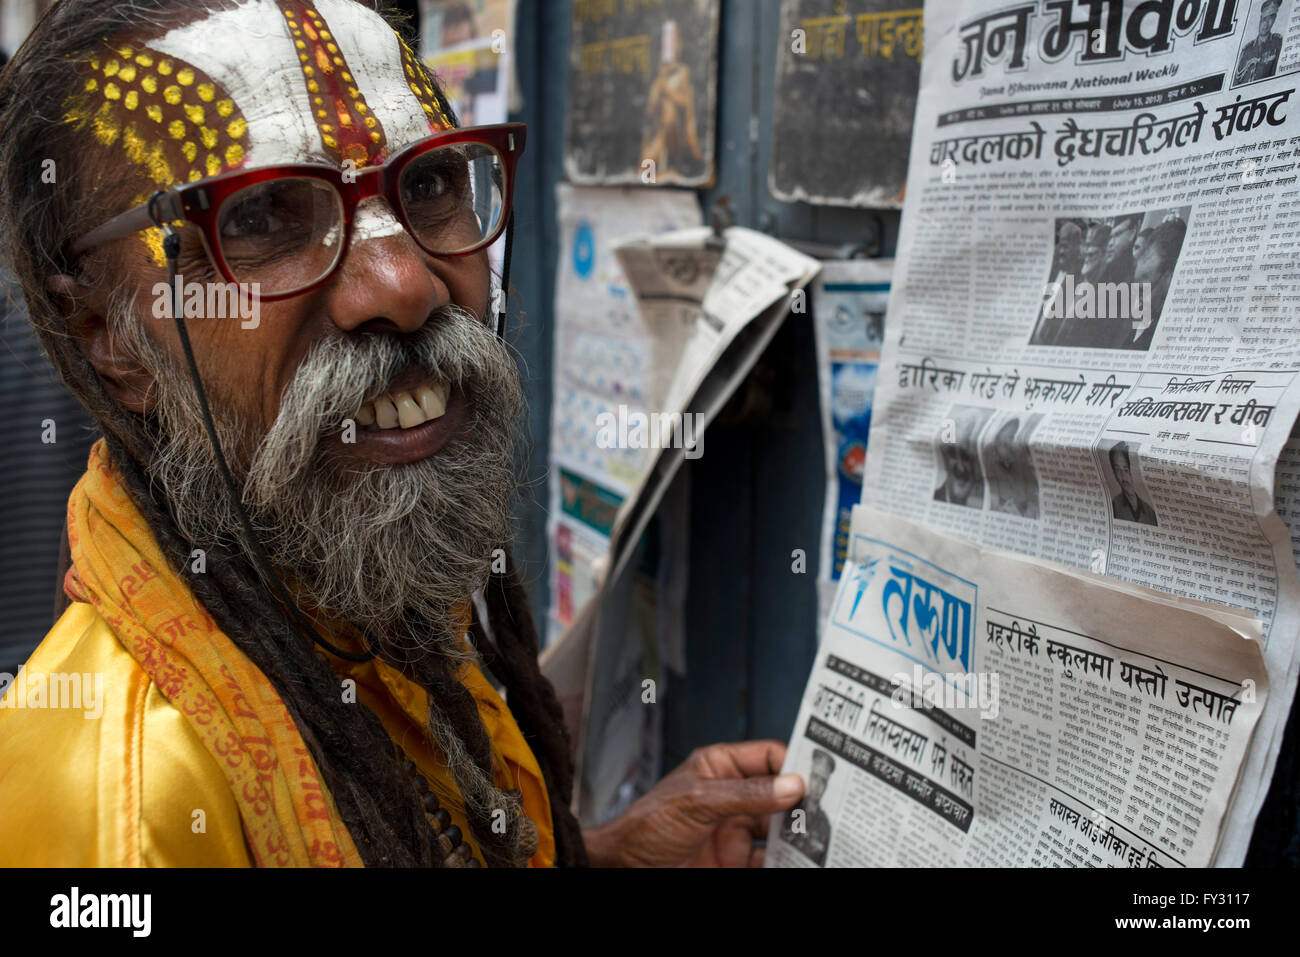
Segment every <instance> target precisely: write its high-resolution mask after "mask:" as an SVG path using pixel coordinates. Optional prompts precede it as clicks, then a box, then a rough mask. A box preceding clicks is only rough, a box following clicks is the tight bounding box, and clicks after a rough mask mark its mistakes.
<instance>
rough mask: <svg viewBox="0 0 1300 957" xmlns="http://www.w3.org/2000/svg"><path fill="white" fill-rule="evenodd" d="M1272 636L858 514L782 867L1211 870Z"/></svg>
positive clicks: (814, 688)
mask: <svg viewBox="0 0 1300 957" xmlns="http://www.w3.org/2000/svg"><path fill="white" fill-rule="evenodd" d="M1258 634H1259V633H1258V626H1257V622H1255V621H1254V620H1253V619H1251V618H1249V617H1247V616H1245V615H1243V614H1241V613H1237V612H1230V611H1227V610H1220V609H1217V608H1214V607H1213V606H1209V605H1206V604H1204V603H1193V602H1188V601H1186V600H1181V599H1180V600H1176V601H1172V600H1170V599H1168V598H1167V597H1166V596H1164V595H1162V594H1161V593H1157V592H1152V591H1150V590H1148V589H1140V588H1137V587H1135V586H1131V585H1124V584H1121V583H1119V582H1115V581H1114V580H1112V579H1108V578H1105V577H1103V576H1099V575H1092V574H1091V573H1087V572H1078V571H1075V570H1073V569H1071V568H1069V567H1068V566H1064V565H1057V564H1054V563H1047V562H1043V561H1037V560H1030V559H1024V558H1020V557H1017V556H1014V555H1011V554H1009V553H1005V552H997V551H994V550H992V549H985V548H981V547H979V546H977V545H974V544H972V543H970V542H968V541H967V540H966V539H963V538H959V537H956V536H952V535H946V534H942V533H939V532H935V531H932V530H930V529H928V528H926V527H925V526H921V525H917V524H915V523H913V522H910V521H907V520H906V519H901V518H897V517H895V516H891V515H887V514H885V513H883V512H878V511H875V510H872V509H868V508H866V507H864V506H859V507H857V508H855V509H854V512H853V525H852V542H851V544H850V559H849V563H848V564H847V565H846V567H845V570H844V574H843V575H842V576H841V578H840V587H839V589H838V590H837V592H836V595H835V602H834V606H833V609H832V612H831V617H830V620H829V622H828V624H827V628H826V632H825V635H824V637H823V638H822V641H821V645H820V648H819V650H818V653H817V659H816V662H815V664H814V666H813V672H812V677H811V679H810V681H809V683H808V688H807V690H806V692H805V694H804V699H803V702H802V704H801V706H800V709H799V717H798V720H797V722H796V725H795V736H794V739H793V740H792V742H791V746H790V748H789V750H788V752H787V755H786V761H785V768H784V770H786V771H795V772H798V773H801V774H803V775H804V776H805V778H806V779H807V780H808V791H807V793H806V795H805V798H804V800H803V801H802V802H801V803H800V805H799V806H798V807H797V808H795V809H794V810H793V811H790V812H787V813H786V814H783V815H775V816H774V817H773V821H772V825H771V830H770V835H769V839H768V849H767V857H766V864H767V866H771V867H781V866H796V867H799V866H802V867H810V866H824V867H842V866H843V867H862V866H926V867H934V866H949V867H978V866H1003V867H1024V866H1091V867H1130V868H1131V867H1205V866H1209V865H1210V864H1212V863H1214V862H1215V860H1216V851H1217V848H1218V845H1219V841H1220V836H1221V833H1222V829H1223V824H1224V821H1225V818H1226V812H1227V807H1228V804H1229V800H1230V797H1231V794H1232V791H1233V788H1234V785H1235V784H1236V782H1237V777H1238V772H1239V770H1240V768H1241V765H1242V762H1243V761H1244V759H1245V756H1246V753H1247V749H1248V747H1249V745H1250V742H1251V739H1252V735H1253V734H1254V732H1255V730H1256V727H1257V725H1258V722H1259V718H1260V714H1261V711H1262V709H1263V708H1264V706H1265V703H1266V701H1267V698H1268V678H1267V673H1266V671H1265V667H1264V662H1263V656H1262V654H1261V648H1260V645H1259V642H1258Z"/></svg>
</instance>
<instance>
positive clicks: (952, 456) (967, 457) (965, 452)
mask: <svg viewBox="0 0 1300 957" xmlns="http://www.w3.org/2000/svg"><path fill="white" fill-rule="evenodd" d="M943 466H944V468H945V469H946V470H947V472H948V489H949V491H950V492H951V493H952V495H953V497H954V498H956V499H958V500H959V501H965V500H966V498H967V497H969V496H970V494H971V492H972V491H973V490H974V488H975V479H976V476H977V475H978V474H979V472H978V469H977V468H976V465H975V456H974V455H973V454H972V452H971V450H970V449H969V448H967V447H966V445H965V444H964V443H963V442H945V443H944V444H943Z"/></svg>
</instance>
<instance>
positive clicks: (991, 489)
mask: <svg viewBox="0 0 1300 957" xmlns="http://www.w3.org/2000/svg"><path fill="white" fill-rule="evenodd" d="M1000 418H1001V421H998V419H994V420H993V421H992V422H991V423H990V424H989V426H988V428H987V429H986V430H985V435H984V441H983V443H981V446H980V449H981V452H982V454H983V459H984V476H985V480H986V482H987V484H988V493H989V494H988V509H989V511H991V512H1005V513H1007V514H1009V515H1018V516H1019V517H1021V518H1038V473H1037V472H1036V471H1035V470H1034V460H1033V457H1032V455H1031V453H1030V448H1029V439H1030V436H1032V435H1033V432H1034V429H1035V428H1037V427H1038V423H1039V422H1041V421H1042V420H1043V416H1042V413H1035V414H1033V415H1019V414H1016V413H1009V414H1006V415H1005V416H1000Z"/></svg>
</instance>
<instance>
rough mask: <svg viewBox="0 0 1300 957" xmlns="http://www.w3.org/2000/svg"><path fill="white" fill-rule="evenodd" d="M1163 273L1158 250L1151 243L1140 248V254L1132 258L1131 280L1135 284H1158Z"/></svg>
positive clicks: (1162, 264)
mask: <svg viewBox="0 0 1300 957" xmlns="http://www.w3.org/2000/svg"><path fill="white" fill-rule="evenodd" d="M1163 271H1164V263H1163V262H1161V259H1160V252H1159V250H1158V249H1157V248H1156V247H1155V246H1154V245H1153V244H1151V243H1147V244H1146V245H1145V246H1144V247H1142V252H1141V253H1139V254H1138V255H1136V256H1134V257H1133V278H1134V280H1136V281H1137V282H1150V283H1154V282H1158V281H1159V280H1160V278H1161V275H1162V273H1163Z"/></svg>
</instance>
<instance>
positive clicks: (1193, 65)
mask: <svg viewBox="0 0 1300 957" xmlns="http://www.w3.org/2000/svg"><path fill="white" fill-rule="evenodd" d="M1283 6H1284V7H1286V6H1287V5H1285V4H1284V5H1283ZM1298 25H1300V6H1297V7H1296V9H1295V10H1293V11H1291V12H1290V15H1289V25H1287V21H1286V20H1285V19H1284V18H1283V17H1282V16H1280V15H1279V9H1278V7H1277V5H1276V4H1270V3H1259V2H1247V0H1188V2H1186V3H1173V2H1164V0H1152V2H1142V3H1138V2H1132V0H1127V2H1119V0H1117V2H1114V3H1101V2H1092V0H1060V2H1055V0H1053V2H1050V3H1040V2H1029V0H1026V2H1021V3H1012V4H1006V3H1002V2H992V0H985V2H973V0H965V2H951V0H945V2H942V3H930V4H927V5H926V9H925V41H926V42H925V54H924V60H923V65H922V73H921V92H920V96H919V98H918V101H917V111H916V121H915V126H914V129H913V140H912V149H911V158H910V166H909V173H908V186H907V199H906V203H905V206H904V211H903V219H902V226H901V229H900V233H899V242H898V252H897V258H896V266H895V275H894V284H893V289H892V292H891V295H890V301H889V311H888V314H887V316H886V322H885V343H884V346H883V349H882V356H881V364H880V373H879V385H878V388H877V391H876V395H875V407H874V410H873V416H872V424H871V439H870V443H869V448H868V453H867V465H866V470H865V475H864V479H863V499H862V501H863V504H866V505H870V506H873V507H875V508H879V509H882V510H885V511H888V512H891V513H894V514H896V515H902V516H905V517H908V518H912V519H914V520H916V521H919V522H924V523H925V524H926V525H928V526H930V527H932V528H936V529H938V530H941V531H945V532H948V533H951V534H954V535H959V536H962V537H965V538H967V539H970V540H972V541H974V542H977V543H979V544H981V545H986V546H991V547H995V548H1001V549H1005V550H1008V551H1013V552H1017V553H1021V554H1024V555H1028V556H1031V557H1037V558H1045V559H1050V560H1053V561H1058V562H1064V563H1066V564H1069V565H1074V566H1076V567H1079V568H1086V569H1089V570H1091V571H1096V572H1100V573H1104V574H1106V575H1108V576H1111V577H1114V578H1117V579H1121V580H1124V581H1127V582H1132V583H1135V584H1139V585H1145V586H1148V587H1150V588H1153V589H1156V590H1158V591H1160V592H1164V593H1167V594H1171V595H1178V596H1181V597H1184V598H1192V599H1199V600H1205V601H1210V602H1215V603H1217V604H1221V605H1225V606H1232V607H1235V608H1238V609H1241V610H1243V611H1246V612H1248V613H1250V614H1251V615H1253V616H1254V617H1256V618H1258V619H1260V621H1261V622H1262V638H1261V642H1262V645H1263V648H1264V660H1265V663H1266V665H1267V670H1268V677H1269V679H1270V685H1271V687H1272V689H1273V693H1272V694H1271V695H1270V696H1269V697H1268V700H1267V702H1266V703H1265V707H1264V711H1263V713H1262V714H1261V716H1260V718H1259V728H1258V731H1257V733H1256V735H1255V737H1254V741H1253V743H1252V744H1251V747H1250V749H1249V751H1248V753H1247V755H1246V760H1245V764H1244V766H1243V768H1242V770H1241V783H1240V785H1239V786H1238V787H1237V788H1236V789H1235V791H1234V792H1233V803H1232V806H1231V807H1230V808H1229V810H1228V815H1227V821H1226V824H1225V825H1224V835H1223V838H1222V843H1223V845H1224V848H1223V851H1222V852H1221V853H1220V854H1219V856H1218V858H1217V859H1218V861H1219V862H1220V863H1223V864H1228V865H1233V864H1240V863H1242V862H1243V861H1244V859H1245V856H1246V851H1247V848H1248V846H1249V842H1250V837H1251V834H1252V830H1253V827H1254V822H1255V818H1256V816H1257V815H1258V813H1259V809H1260V806H1261V805H1262V803H1263V801H1264V798H1265V796H1266V794H1267V792H1268V786H1269V783H1270V781H1271V778H1272V774H1273V767H1274V764H1275V763H1276V760H1277V753H1278V749H1279V745H1280V742H1281V735H1282V728H1283V726H1284V724H1285V720H1286V717H1287V714H1288V712H1289V710H1290V708H1291V704H1292V699H1293V697H1294V694H1295V687H1296V677H1297V672H1298V671H1300V642H1297V633H1298V632H1300V577H1297V573H1296V564H1295V560H1294V558H1293V553H1292V547H1291V539H1290V535H1289V534H1288V530H1287V528H1286V526H1285V524H1284V523H1283V522H1282V521H1281V519H1280V518H1279V517H1278V514H1277V511H1276V509H1275V500H1277V501H1279V502H1281V503H1282V505H1283V507H1284V508H1289V507H1290V504H1291V501H1292V500H1293V498H1294V496H1293V495H1292V493H1291V492H1289V491H1288V489H1287V488H1279V487H1278V483H1277V481H1276V479H1275V473H1276V469H1277V465H1278V460H1279V455H1280V453H1282V450H1283V447H1284V445H1285V444H1286V442H1287V439H1288V436H1289V435H1290V434H1291V431H1292V425H1293V423H1294V422H1295V420H1296V415H1297V411H1298V410H1300V336H1298V335H1297V334H1296V330H1295V323H1294V319H1295V317H1296V313H1297V309H1298V308H1300V271H1298V270H1297V269H1296V262H1297V258H1298V256H1300V249H1298V247H1300V199H1297V196H1298V195H1300V194H1298V192H1297V188H1296V187H1297V183H1298V178H1297V177H1298V176H1300V103H1298V102H1297V98H1296V75H1297V70H1298V69H1300V32H1298V30H1297V27H1298ZM1283 37H1285V38H1286V39H1285V40H1284V39H1283ZM1284 464H1286V462H1285V461H1284Z"/></svg>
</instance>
